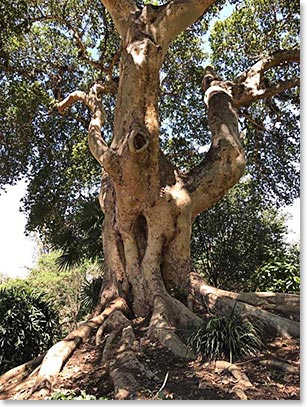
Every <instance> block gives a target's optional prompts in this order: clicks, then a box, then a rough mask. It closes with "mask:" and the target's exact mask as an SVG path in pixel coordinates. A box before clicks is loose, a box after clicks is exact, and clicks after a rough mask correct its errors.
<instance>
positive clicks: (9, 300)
mask: <svg viewBox="0 0 307 407" xmlns="http://www.w3.org/2000/svg"><path fill="white" fill-rule="evenodd" d="M58 324H59V318H58V314H57V313H56V312H55V311H54V309H53V307H52V304H51V303H50V302H49V301H47V300H46V299H45V298H44V294H43V293H38V292H35V291H33V290H30V289H26V288H25V287H10V288H1V289H0V374H1V373H3V372H5V371H6V370H9V369H11V368H12V367H15V366H18V365H19V364H22V363H25V362H27V361H29V360H31V359H33V358H34V357H36V356H38V354H40V353H42V352H43V351H45V350H46V349H48V348H49V347H50V346H51V345H52V344H53V342H54V340H55V338H56V337H57V336H58V335H59V330H58Z"/></svg>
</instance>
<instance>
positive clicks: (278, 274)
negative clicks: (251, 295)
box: [251, 258, 300, 293]
mask: <svg viewBox="0 0 307 407" xmlns="http://www.w3.org/2000/svg"><path fill="white" fill-rule="evenodd" d="M251 281H252V286H253V287H252V288H253V290H254V291H274V292H279V293H299V291H300V266H299V260H297V261H295V259H291V258H286V259H284V260H283V261H278V260H276V259H274V260H272V261H270V262H268V263H266V264H264V265H263V266H261V267H260V268H259V269H258V270H257V271H256V273H255V274H254V275H253V277H252V279H251Z"/></svg>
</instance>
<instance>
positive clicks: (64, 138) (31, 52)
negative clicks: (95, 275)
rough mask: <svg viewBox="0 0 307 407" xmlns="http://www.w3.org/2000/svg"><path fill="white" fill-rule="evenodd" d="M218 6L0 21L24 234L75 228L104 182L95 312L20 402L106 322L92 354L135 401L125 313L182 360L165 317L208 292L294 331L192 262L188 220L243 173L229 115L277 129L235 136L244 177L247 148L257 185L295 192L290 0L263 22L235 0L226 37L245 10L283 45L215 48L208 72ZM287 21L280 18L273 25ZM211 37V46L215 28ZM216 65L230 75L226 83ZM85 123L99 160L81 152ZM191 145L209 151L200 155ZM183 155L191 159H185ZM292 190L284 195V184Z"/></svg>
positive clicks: (135, 6)
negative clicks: (99, 355)
mask: <svg viewBox="0 0 307 407" xmlns="http://www.w3.org/2000/svg"><path fill="white" fill-rule="evenodd" d="M145 3H146V4H145ZM225 3H226V2H224V1H214V0H172V1H170V2H163V1H158V2H156V3H155V5H150V4H147V2H136V1H132V0H125V1H117V0H113V1H109V0H102V1H101V2H98V0H84V1H83V2H80V3H76V2H75V1H73V0H72V1H67V0H66V1H60V2H57V3H54V2H45V1H38V2H37V1H34V2H29V3H27V8H26V10H25V11H24V13H22V15H23V16H24V20H26V21H27V22H28V25H26V27H25V29H23V31H22V33H19V32H17V31H12V32H10V31H9V30H7V32H8V34H9V35H8V37H7V39H6V40H5V44H4V46H3V48H4V51H5V52H4V53H3V55H4V59H3V61H2V66H1V67H2V77H1V78H0V86H1V91H2V93H3V95H4V97H3V101H2V102H1V106H0V109H1V113H2V114H3V117H5V120H4V121H3V123H1V138H2V140H1V142H2V143H1V144H2V145H3V148H1V154H2V157H1V158H2V160H1V166H2V167H1V183H2V184H4V185H5V184H7V183H14V182H16V180H17V179H18V178H19V177H22V176H27V177H28V178H29V179H30V184H29V188H28V193H27V196H26V198H25V200H24V209H25V210H26V211H27V213H28V219H29V221H28V230H38V231H40V232H41V234H42V235H43V236H44V237H45V239H47V241H50V242H51V244H53V245H55V246H56V245H57V244H58V242H59V241H61V236H62V235H63V231H64V232H66V231H67V230H69V229H71V225H73V224H74V220H75V219H76V217H77V213H79V212H80V207H82V205H83V203H84V202H88V201H89V198H90V197H91V196H93V195H95V194H96V196H97V191H98V188H99V185H100V184H101V190H100V195H99V202H100V206H101V208H102V210H103V212H104V223H103V247H104V281H103V286H102V290H101V294H100V302H99V306H98V307H97V309H96V314H95V315H94V316H92V317H91V318H90V319H89V320H88V321H87V322H85V323H84V324H81V325H80V326H79V327H78V328H76V330H74V331H73V332H71V333H70V334H69V335H68V336H67V337H66V338H64V340H62V341H61V342H59V343H58V344H56V345H55V346H54V347H52V348H51V349H50V351H49V352H48V354H47V355H46V357H45V358H44V360H43V362H42V365H41V367H40V370H39V372H38V373H37V375H36V381H35V384H34V386H33V387H32V389H31V391H30V392H29V394H28V395H27V397H31V396H32V395H35V393H37V391H38V390H40V389H42V388H45V389H46V390H47V389H48V388H50V386H52V380H53V377H54V376H55V375H56V374H57V373H58V372H59V371H60V369H61V367H62V365H63V364H64V363H65V362H66V361H67V360H68V358H69V357H70V356H71V355H72V354H73V352H74V350H75V349H76V347H77V346H79V345H80V343H81V342H86V341H87V340H88V339H89V338H90V337H91V336H92V334H93V332H94V331H95V330H97V332H96V343H97V344H100V342H101V339H102V335H103V334H104V333H105V332H107V331H108V330H109V331H110V332H112V334H111V335H109V336H108V337H107V339H106V342H105V346H104V353H103V362H104V363H105V365H106V366H107V369H108V373H109V376H110V378H111V381H112V382H113V385H114V388H115V397H116V398H129V397H132V395H133V394H134V393H133V392H134V390H135V388H137V386H138V384H137V380H136V377H137V373H135V372H142V371H144V366H142V365H141V363H140V362H139V361H138V359H137V357H136V353H135V347H134V343H135V334H134V332H133V327H132V322H131V319H133V318H135V317H136V318H144V320H145V321H147V322H148V335H149V336H150V337H151V338H155V340H158V341H159V342H160V343H162V344H163V345H165V346H166V347H167V348H168V349H169V350H171V351H172V352H173V353H174V354H175V355H176V356H177V357H182V358H192V357H194V356H195V355H194V354H193V352H191V350H190V349H189V348H188V347H187V346H186V344H185V343H184V342H183V341H182V338H180V337H179V332H180V331H176V328H177V327H181V328H182V327H183V328H184V327H186V326H188V325H190V324H198V323H200V322H201V320H200V317H199V316H197V315H196V314H195V313H194V312H193V311H192V310H191V308H192V307H193V299H195V297H200V298H203V299H205V301H206V304H207V305H208V304H209V308H210V311H211V312H219V313H226V314H227V313H229V312H231V310H232V309H233V304H234V302H236V303H237V306H236V307H237V309H238V311H239V312H240V313H245V315H248V317H249V318H251V319H253V318H255V317H257V318H258V319H262V320H263V321H264V322H265V323H266V324H267V326H268V327H269V328H271V329H272V330H273V331H274V332H275V333H276V334H282V335H292V336H298V335H299V326H298V324H297V323H296V322H294V321H291V320H290V319H285V318H280V317H278V316H274V315H273V314H271V313H266V312H264V311H262V310H259V309H256V308H255V307H254V306H251V304H256V305H257V304H258V302H257V301H258V300H259V298H258V296H257V295H251V296H248V297H246V296H244V297H242V296H239V295H238V294H235V293H230V292H228V293H225V292H222V291H221V290H217V289H214V287H210V286H208V285H206V284H205V282H203V281H202V280H201V278H200V277H199V276H198V275H197V274H196V273H193V267H192V263H191V256H190V237H191V229H192V224H193V222H194V220H195V218H196V216H197V215H198V214H199V213H201V212H203V211H205V210H207V209H209V208H210V207H212V206H213V205H214V204H215V203H216V202H218V200H219V199H221V198H222V197H223V196H224V195H225V194H226V192H227V191H228V190H229V189H230V188H231V187H232V186H234V185H235V184H236V183H237V182H238V181H239V179H240V177H241V176H242V175H243V173H244V171H245V166H246V155H245V154H244V149H243V147H242V143H241V139H242V136H243V134H244V133H242V132H240V130H241V129H240V126H239V123H238V114H239V115H243V117H244V118H246V120H247V121H248V126H251V125H255V123H256V124H257V126H258V127H257V126H256V128H257V129H258V130H259V126H260V128H261V130H262V131H263V133H262V134H264V133H265V134H266V131H267V130H268V129H267V128H266V127H267V126H269V127H272V131H274V133H276V138H274V139H273V138H271V137H267V138H262V139H261V138H259V137H257V132H250V133H248V135H247V136H246V139H245V141H244V143H243V144H245V145H246V151H247V160H248V167H249V168H250V170H251V172H252V173H253V176H254V178H255V177H256V174H257V172H256V171H255V170H254V168H255V167H257V165H258V164H259V160H258V159H257V160H256V161H255V165H253V163H254V161H253V160H251V157H253V153H250V152H251V151H256V155H257V157H258V155H259V154H260V158H262V157H263V160H264V162H265V165H262V166H261V169H262V170H263V171H261V175H262V178H261V182H262V184H263V186H264V185H265V186H270V189H269V188H268V187H267V188H266V187H262V190H263V191H266V190H269V191H270V192H269V194H271V199H273V200H277V199H279V198H280V199H283V200H284V202H286V201H287V200H288V201H289V200H290V199H291V198H293V197H294V196H296V195H297V193H298V190H297V186H298V183H297V181H296V180H297V179H298V174H297V173H296V172H295V171H294V168H295V163H296V161H297V156H298V154H297V135H298V133H297V132H294V131H293V132H291V137H288V138H287V141H286V137H287V136H288V132H287V131H285V129H284V127H283V124H284V121H283V119H282V118H281V117H280V116H282V115H284V114H287V113H286V112H285V111H284V109H282V108H283V107H285V108H287V111H288V113H289V112H290V113H289V116H288V117H289V121H287V126H288V127H287V128H288V129H289V128H290V127H289V126H290V123H292V124H293V126H294V125H296V124H297V118H296V112H297V109H296V108H295V103H297V102H298V98H297V92H296V89H297V87H298V85H299V79H298V68H297V66H298V63H299V48H298V45H299V32H298V28H299V27H298V18H297V17H298V13H299V10H298V8H299V7H298V5H297V6H296V7H291V6H289V5H288V2H285V3H283V2H282V3H279V2H277V1H276V2H273V3H270V15H269V17H268V18H267V15H263V14H262V15H261V7H260V5H261V4H262V2H259V1H256V0H255V1H254V2H241V1H238V2H235V5H236V7H235V14H233V15H234V16H237V17H236V18H235V19H233V20H231V19H230V20H229V21H232V24H231V25H230V30H232V31H233V32H234V37H238V38H237V39H238V41H239V40H241V38H244V39H245V38H246V40H247V41H249V36H242V34H241V33H240V32H239V31H238V28H237V26H239V24H236V21H238V18H240V20H241V16H242V19H243V22H242V26H243V27H247V23H246V24H245V22H244V18H247V17H246V16H248V15H249V14H248V13H250V14H253V16H254V25H253V31H254V32H255V33H256V34H257V33H258V32H259V33H260V35H261V38H263V27H264V28H265V30H264V33H265V35H264V37H265V36H266V32H267V31H266V30H267V27H266V26H267V25H268V26H269V28H268V30H269V31H270V30H273V29H276V30H277V31H278V32H279V36H281V37H282V38H285V37H288V36H289V38H291V40H289V41H285V42H284V44H282V48H280V44H278V47H277V44H275V43H270V42H268V41H266V40H265V39H264V40H263V41H259V44H260V45H259V47H258V48H257V56H256V57H254V58H250V57H249V55H248V52H247V51H246V50H249V48H248V47H246V48H245V47H243V48H242V49H241V47H240V51H242V52H241V53H240V58H234V59H233V58H231V61H233V64H231V63H230V62H228V61H227V59H226V65H225V67H224V68H223V69H220V70H219V73H216V72H215V71H214V70H213V69H212V68H211V67H207V68H206V69H205V70H203V66H202V63H203V60H202V58H203V56H204V49H203V47H202V44H201V38H202V35H203V34H204V33H205V32H206V30H207V28H208V22H209V21H210V19H212V18H213V16H214V15H216V13H217V12H218V11H219V10H220V9H221V7H222V6H223V5H224V4H225ZM280 5H281V6H280ZM267 7H268V6H267ZM238 10H239V11H238ZM238 13H239V14H238ZM240 13H241V14H240ZM204 15H205V17H203V16H204ZM238 16H239V17H238ZM258 16H259V18H257V17H258ZM14 18H15V15H14ZM18 18H19V14H18ZM286 18H287V19H290V20H291V24H290V25H283V24H280V23H279V20H280V19H282V20H285V19H286ZM10 21H11V20H10ZM193 23H195V25H194V26H193V27H192V28H190V27H191V26H192V24H193ZM240 24H241V21H240ZM244 24H245V25H244ZM114 28H115V29H114ZM215 38H216V41H217V42H218V41H220V40H219V39H218V38H219V36H218V35H216V37H215ZM274 38H275V37H274ZM186 42H188V44H189V46H188V47H186ZM246 44H247V43H246ZM243 45H244V46H245V43H244V44H242V46H243ZM219 54H220V53H219ZM241 54H242V55H241ZM183 58H184V59H185V61H188V63H187V62H185V63H183ZM215 60H216V54H215ZM237 60H238V61H239V63H240V73H239V72H238V66H236V62H237ZM216 66H217V67H218V68H219V64H218V61H217V60H216ZM223 70H224V73H226V74H227V75H226V76H225V77H224V78H223V79H222V78H221V77H220V76H219V75H220V74H223ZM241 71H242V73H241ZM203 72H204V74H203ZM202 80H203V90H201V82H202ZM187 81H188V82H187ZM185 83H188V84H189V85H188V86H184V85H183V84H185ZM203 91H204V92H205V104H206V107H207V110H208V125H209V128H210V131H211V134H212V139H211V141H210V133H209V132H208V131H207V130H204V126H205V124H207V123H203V122H202V117H203V116H204V105H203V102H202V99H203V94H202V92H203ZM115 95H116V97H115ZM279 95H281V96H279ZM278 98H284V99H280V100H279V99H278ZM264 99H265V100H271V99H273V105H272V103H271V105H272V106H273V108H272V109H271V110H272V111H271V110H270V109H269V110H267V111H264V110H262V108H263V106H262V103H264V102H261V101H262V100H264ZM77 102H82V103H83V105H86V106H87V108H88V109H84V108H83V106H82V105H80V104H78V103H77ZM274 102H275V104H276V105H277V106H276V107H275V108H274V106H275V105H274ZM250 106H251V109H255V110H251V111H252V113H253V114H252V115H251V113H250V112H249V111H247V112H246V109H248V108H249V107H250ZM56 109H57V110H58V113H56ZM278 109H279V110H278ZM238 110H239V113H238ZM171 111H172V113H171ZM160 112H161V116H160ZM291 112H292V113H293V112H294V113H293V114H292V113H291ZM268 113H270V115H268ZM274 115H275V116H274ZM283 117H284V116H283ZM113 119H114V120H113ZM160 119H161V120H162V123H161V124H160ZM258 121H259V123H258ZM273 123H275V125H274V126H273ZM243 127H247V124H246V125H245V124H244V123H243ZM102 128H103V133H102ZM293 128H294V127H293ZM290 129H291V128H290ZM247 130H249V129H248V128H247ZM86 133H87V135H88V143H89V148H90V151H91V153H92V155H93V156H94V158H95V159H96V161H97V163H96V162H95V161H94V159H93V158H90V157H88V156H87V155H88V153H87V152H86V151H87V150H86V141H85V134H86ZM271 142H272V147H271V148H269V147H268V150H266V149H261V148H262V147H261V144H263V143H268V144H269V143H270V144H271ZM201 146H202V147H203V148H204V149H205V150H207V153H206V154H205V155H203V154H199V149H200V147H201ZM267 151H270V152H271V151H272V152H273V153H272V154H268V153H267ZM173 152H175V154H173ZM178 152H180V153H181V156H179V154H178ZM277 152H278V153H279V154H277ZM187 153H188V155H189V157H190V159H189V161H187V159H186V158H183V156H186V155H187ZM285 155H286V156H287V163H288V166H283V165H281V166H279V171H278V172H276V173H275V172H274V171H270V172H268V171H265V169H268V168H271V166H274V167H275V161H276V160H279V159H281V160H283V158H284V157H285ZM266 157H267V158H268V160H266ZM276 166H277V164H276ZM289 169H291V171H289ZM101 171H102V177H101ZM272 174H273V176H272ZM288 174H290V175H291V179H290V178H289V176H288ZM265 183H266V184H265ZM281 183H285V185H286V187H285V188H284V187H280V184H281ZM288 188H289V189H291V191H293V192H292V194H291V195H289V194H286V193H285V191H288ZM212 296H213V297H214V298H215V299H214V301H211V297H212ZM179 298H180V301H179ZM238 298H240V300H239V301H238ZM272 298H273V296H272ZM289 298H291V300H290V299H289ZM293 298H294V300H293ZM279 299H281V301H282V302H284V303H285V302H288V301H292V300H293V301H297V297H288V296H278V295H274V301H275V300H276V301H277V300H279ZM246 302H249V306H247V305H246ZM188 304H189V307H187V305H188ZM55 361H56V363H55ZM145 370H146V369H145ZM134 373H135V374H134Z"/></svg>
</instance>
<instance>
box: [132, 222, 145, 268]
mask: <svg viewBox="0 0 307 407" xmlns="http://www.w3.org/2000/svg"><path fill="white" fill-rule="evenodd" d="M134 231H135V238H136V242H137V246H138V251H139V260H140V262H141V261H142V260H143V257H144V254H145V251H146V247H147V240H148V226H147V220H146V218H145V216H144V215H139V217H138V218H137V220H136V222H135V230H134Z"/></svg>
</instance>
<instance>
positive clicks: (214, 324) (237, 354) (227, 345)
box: [188, 312, 263, 363]
mask: <svg viewBox="0 0 307 407" xmlns="http://www.w3.org/2000/svg"><path fill="white" fill-rule="evenodd" d="M259 328H260V326H258V327H257V326H256V325H255V324H254V325H253V324H252V323H251V322H249V321H246V320H242V318H241V317H240V316H239V315H238V314H236V313H234V312H233V313H232V315H231V316H229V317H227V316H215V317H211V318H208V319H207V320H206V321H205V322H204V323H203V325H201V326H200V327H198V328H196V329H195V330H194V331H193V332H192V334H191V335H190V336H189V338H188V344H189V345H190V346H191V347H192V348H193V349H194V351H195V352H196V353H197V354H198V355H201V356H202V357H203V358H204V359H205V360H209V361H210V360H217V359H227V360H229V362H230V363H233V362H234V361H237V360H238V359H240V358H242V357H243V356H255V355H256V354H257V353H258V352H259V350H261V349H262V348H263V342H262V340H261V336H260V329H259Z"/></svg>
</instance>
